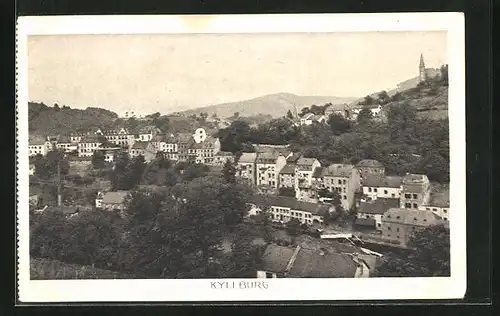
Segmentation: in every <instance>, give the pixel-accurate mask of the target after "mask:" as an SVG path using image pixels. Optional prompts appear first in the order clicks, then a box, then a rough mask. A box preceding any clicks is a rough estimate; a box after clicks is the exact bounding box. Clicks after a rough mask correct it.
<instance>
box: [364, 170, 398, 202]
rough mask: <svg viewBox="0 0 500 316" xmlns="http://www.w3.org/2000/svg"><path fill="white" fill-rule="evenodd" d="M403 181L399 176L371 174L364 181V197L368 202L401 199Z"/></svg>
mask: <svg viewBox="0 0 500 316" xmlns="http://www.w3.org/2000/svg"><path fill="white" fill-rule="evenodd" d="M402 184H403V179H402V178H401V177H399V176H386V175H382V174H369V175H368V176H366V177H365V178H364V179H363V182H362V187H363V195H364V199H366V200H367V201H371V200H376V199H377V198H400V197H401V192H402V191H403V187H402Z"/></svg>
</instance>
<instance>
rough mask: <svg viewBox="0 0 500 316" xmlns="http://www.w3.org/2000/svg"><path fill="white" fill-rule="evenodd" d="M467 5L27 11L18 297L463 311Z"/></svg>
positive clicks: (21, 38)
mask: <svg viewBox="0 0 500 316" xmlns="http://www.w3.org/2000/svg"><path fill="white" fill-rule="evenodd" d="M464 43H465V36H464V16H463V14H462V13H452V12H449V13H387V14H277V15H272V14H271V15H198V16H194V15H192V16H167V15H163V16H162V15H154V16H147V15H143V16H140V15H138V16H50V17H49V16H45V17H34V16H25V17H20V18H19V19H18V25H17V55H16V62H17V74H16V86H17V108H16V110H17V119H16V127H17V147H18V151H17V157H16V158H17V228H18V230H17V238H18V240H17V246H18V247H17V254H18V257H17V259H18V261H17V267H18V280H17V281H18V283H17V286H18V298H19V301H20V302H22V303H54V302H87V303H89V302H194V301H196V302H203V301H211V302H222V301H226V302H231V301H238V302H260V301H278V302H280V301H317V300H333V301H336V300H342V301H344V300H349V301H359V300H412V299H413V300H415V299H419V300H422V299H453V298H462V297H463V296H464V295H465V291H466V229H465V228H466V203H465V183H466V182H465V174H466V168H465V44H464Z"/></svg>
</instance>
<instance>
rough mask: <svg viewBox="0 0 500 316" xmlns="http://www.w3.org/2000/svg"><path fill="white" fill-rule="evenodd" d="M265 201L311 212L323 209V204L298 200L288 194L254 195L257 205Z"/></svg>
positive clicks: (314, 212)
mask: <svg viewBox="0 0 500 316" xmlns="http://www.w3.org/2000/svg"><path fill="white" fill-rule="evenodd" d="M264 201H267V202H268V203H269V204H270V205H271V206H278V207H285V208H290V209H292V210H297V211H303V212H309V213H312V214H318V213H320V211H321V209H322V208H321V207H322V206H323V204H319V203H311V202H304V201H298V200H296V199H295V198H293V197H288V196H277V195H266V196H265V197H264V196H262V195H257V196H255V197H254V199H253V202H254V203H255V204H257V205H261V204H262V203H263V202H264Z"/></svg>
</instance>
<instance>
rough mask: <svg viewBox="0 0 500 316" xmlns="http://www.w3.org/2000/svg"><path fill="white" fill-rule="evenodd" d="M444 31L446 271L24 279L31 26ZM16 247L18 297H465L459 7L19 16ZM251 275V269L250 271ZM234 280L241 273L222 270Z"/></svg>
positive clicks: (67, 30)
mask: <svg viewBox="0 0 500 316" xmlns="http://www.w3.org/2000/svg"><path fill="white" fill-rule="evenodd" d="M363 31H372V32H373V31H447V32H448V45H447V47H448V60H449V63H448V64H449V83H450V88H449V105H450V106H449V118H450V157H451V167H450V170H451V187H450V196H451V209H452V213H453V214H452V215H451V217H452V218H451V219H450V224H451V223H452V225H450V226H451V231H450V234H451V277H447V278H372V279H271V280H267V281H268V283H269V288H268V289H267V290H263V289H260V290H259V289H225V290H221V289H219V290H214V289H211V288H210V281H215V280H57V281H30V279H29V219H28V195H29V193H28V168H27V166H28V107H27V104H28V91H27V87H28V81H27V73H28V71H27V70H28V67H27V66H28V65H27V37H28V35H54V34H145V33H146V34H159V33H162V34H164V33H257V32H266V33H271V32H273V33H274V32H363ZM17 45H18V46H17V50H18V52H17V84H18V99H17V101H18V102H17V113H18V118H17V127H18V129H19V134H18V138H17V141H18V156H17V158H18V160H17V161H18V173H17V177H18V194H19V195H18V229H19V232H20V233H19V236H18V238H19V239H18V256H19V279H18V284H19V300H20V301H21V302H98V301H114V302H125V301H129V302H130V301H150V302H152V301H267V300H276V301H287V300H381V299H452V298H462V297H463V296H464V294H465V290H466V256H465V250H466V236H465V232H466V230H465V220H466V216H465V210H466V204H465V172H466V168H465V33H464V15H463V14H462V13H387V14H290V15H212V16H158V15H155V16H57V17H55V16H53V17H20V18H19V20H18V42H17ZM254 280H255V281H256V279H254ZM219 281H228V282H233V281H235V282H236V286H237V285H238V282H239V281H241V280H227V279H224V280H219Z"/></svg>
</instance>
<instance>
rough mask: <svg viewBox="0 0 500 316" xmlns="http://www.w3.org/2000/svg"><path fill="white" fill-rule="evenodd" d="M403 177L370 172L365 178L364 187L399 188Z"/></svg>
mask: <svg viewBox="0 0 500 316" xmlns="http://www.w3.org/2000/svg"><path fill="white" fill-rule="evenodd" d="M401 183H402V179H401V177H398V176H384V175H378V174H369V175H367V176H366V177H365V178H364V179H363V186H364V187H376V188H399V187H401Z"/></svg>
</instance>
